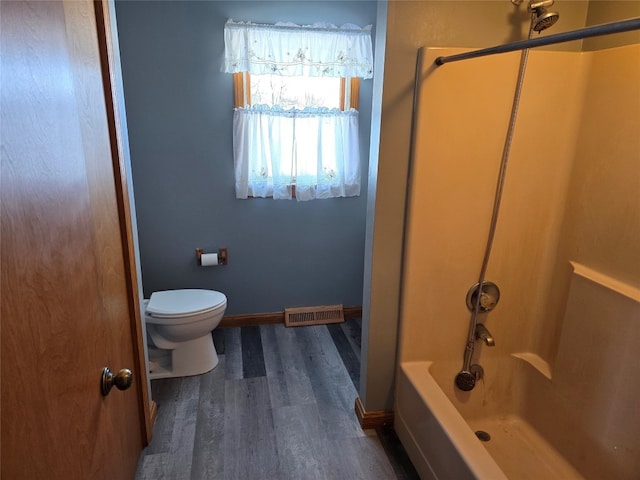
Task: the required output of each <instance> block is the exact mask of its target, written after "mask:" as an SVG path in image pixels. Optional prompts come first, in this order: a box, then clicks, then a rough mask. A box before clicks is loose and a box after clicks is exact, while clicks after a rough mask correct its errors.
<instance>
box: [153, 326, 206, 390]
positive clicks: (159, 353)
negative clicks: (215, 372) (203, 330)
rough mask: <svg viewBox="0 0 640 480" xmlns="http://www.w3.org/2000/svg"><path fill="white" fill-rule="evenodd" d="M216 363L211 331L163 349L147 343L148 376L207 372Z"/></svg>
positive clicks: (180, 375)
mask: <svg viewBox="0 0 640 480" xmlns="http://www.w3.org/2000/svg"><path fill="white" fill-rule="evenodd" d="M216 365H218V354H217V353H216V349H215V347H214V345H213V337H212V336H211V333H208V334H207V335H205V336H203V337H200V338H196V339H195V340H190V341H188V342H182V343H180V345H179V347H178V348H175V349H173V350H164V349H161V348H156V347H154V346H152V345H149V378H150V379H151V380H156V379H159V378H173V377H190V376H192V375H201V374H203V373H207V372H208V371H210V370H212V369H213V368H215V367H216Z"/></svg>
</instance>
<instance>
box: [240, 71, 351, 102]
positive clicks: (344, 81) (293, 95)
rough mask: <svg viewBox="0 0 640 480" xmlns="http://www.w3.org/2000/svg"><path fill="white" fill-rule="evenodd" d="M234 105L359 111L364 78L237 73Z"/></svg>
mask: <svg viewBox="0 0 640 480" xmlns="http://www.w3.org/2000/svg"><path fill="white" fill-rule="evenodd" d="M233 86H234V106H235V107H236V108H242V107H244V106H246V105H268V106H270V107H274V106H279V107H280V108H282V109H283V110H290V109H297V110H304V109H305V108H307V107H315V108H322V107H324V108H329V109H333V108H338V109H340V110H348V109H350V108H354V109H356V110H358V108H359V94H360V79H359V78H358V77H354V78H344V77H340V78H338V77H302V76H300V77H283V76H280V75H270V74H264V75H250V74H249V72H241V73H234V74H233Z"/></svg>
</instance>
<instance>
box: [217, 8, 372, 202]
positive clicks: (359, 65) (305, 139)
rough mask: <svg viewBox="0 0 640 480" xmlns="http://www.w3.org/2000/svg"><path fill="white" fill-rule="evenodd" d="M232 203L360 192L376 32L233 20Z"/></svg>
mask: <svg viewBox="0 0 640 480" xmlns="http://www.w3.org/2000/svg"><path fill="white" fill-rule="evenodd" d="M223 71H226V72H229V73H234V91H235V93H234V95H235V98H234V104H235V110H234V120H233V123H234V125H233V137H234V138H233V145H234V168H235V176H236V197H237V198H247V197H249V196H255V197H273V198H276V199H280V198H292V197H293V196H295V197H296V199H297V200H311V199H318V198H332V197H344V196H355V195H359V193H360V151H359V145H358V111H357V108H358V93H359V85H360V84H359V81H360V79H359V77H363V78H371V76H372V51H371V36H370V27H367V28H366V29H361V28H360V27H357V26H354V25H347V26H343V27H341V28H337V27H335V26H331V25H324V24H323V25H317V26H311V27H299V26H297V25H291V24H284V25H281V24H277V25H256V24H251V23H235V22H233V21H231V20H230V21H228V22H227V24H226V26H225V65H224V67H223Z"/></svg>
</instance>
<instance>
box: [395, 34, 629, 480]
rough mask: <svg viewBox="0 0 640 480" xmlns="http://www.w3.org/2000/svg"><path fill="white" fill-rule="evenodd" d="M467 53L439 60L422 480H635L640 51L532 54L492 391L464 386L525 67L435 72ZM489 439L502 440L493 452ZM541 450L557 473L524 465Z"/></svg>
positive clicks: (401, 406)
mask: <svg viewBox="0 0 640 480" xmlns="http://www.w3.org/2000/svg"><path fill="white" fill-rule="evenodd" d="M460 51H463V50H460V49H426V50H425V52H424V62H423V70H422V72H423V77H422V80H421V87H420V91H419V108H418V113H417V116H416V121H417V128H418V131H419V134H418V140H417V142H416V144H415V146H414V147H415V156H414V159H413V179H412V185H411V196H410V213H409V215H408V229H407V236H406V257H405V269H404V278H403V282H404V283H403V285H404V288H403V294H402V315H401V332H400V347H399V350H400V353H399V363H400V368H399V371H398V385H397V391H396V412H395V413H396V428H397V429H398V434H399V436H400V438H401V440H402V441H403V444H404V445H405V447H406V448H407V451H408V452H409V454H410V456H411V458H412V461H413V462H414V464H415V465H416V468H417V469H418V470H419V472H420V473H421V475H423V476H424V478H448V477H449V475H453V474H455V475H456V477H455V478H474V477H479V478H500V474H499V473H497V472H502V475H506V477H508V478H528V477H527V474H526V473H525V472H526V471H529V472H530V473H531V475H532V476H531V477H530V478H544V475H546V476H547V478H551V477H554V476H555V477H554V478H560V477H561V478H622V479H627V478H628V479H631V478H634V475H637V472H638V471H640V460H639V458H640V455H639V454H640V451H638V448H639V446H640V416H639V415H638V414H637V412H636V411H635V410H636V409H635V405H636V399H637V398H638V396H640V382H638V381H637V379H636V375H635V374H634V372H633V371H632V368H633V365H636V364H637V362H636V360H637V359H636V356H637V353H636V349H635V348H634V345H638V344H639V343H640V294H639V292H640V271H639V266H640V244H638V242H637V239H638V238H640V176H639V175H638V171H639V168H640V142H638V140H637V132H638V131H640V91H639V90H638V84H639V82H640V62H638V61H637V60H638V58H640V45H628V46H622V47H616V48H611V49H607V50H598V51H593V52H584V53H571V52H550V51H536V50H532V51H531V52H530V54H529V55H530V56H529V64H528V67H527V73H526V76H525V81H524V82H525V83H524V89H523V95H522V99H521V103H520V108H519V114H518V120H517V123H516V130H515V136H514V141H513V145H512V153H511V157H510V160H509V166H508V171H507V179H506V185H505V189H504V195H503V200H502V209H501V213H500V218H499V220H498V227H497V231H496V239H495V243H494V249H493V254H492V257H491V261H490V263H489V269H488V273H487V277H486V278H487V280H489V281H493V282H495V283H497V284H498V286H499V287H500V289H501V292H502V296H501V300H500V304H499V305H498V307H497V308H496V309H495V310H493V311H492V312H491V313H489V314H488V315H486V314H485V315H482V316H481V321H482V322H483V323H486V324H487V326H488V328H489V329H490V330H491V332H492V334H493V336H494V337H495V341H496V347H495V348H492V349H487V348H485V347H484V346H483V345H481V343H480V342H478V343H477V349H476V355H475V358H474V361H476V362H478V363H480V364H481V365H482V366H483V367H484V371H485V378H484V380H483V381H480V382H479V383H478V385H477V386H476V388H475V389H474V390H473V391H471V392H468V393H463V392H460V391H458V390H456V389H455V388H454V386H453V385H454V384H453V379H454V377H455V375H456V373H457V372H458V371H459V369H460V364H461V358H462V353H463V349H464V340H465V338H466V333H467V328H468V321H469V315H470V313H469V311H468V310H467V308H466V305H465V301H464V299H465V295H466V291H467V290H468V288H469V287H470V286H471V285H472V284H473V283H475V281H477V279H476V277H477V272H478V270H479V268H480V262H481V259H482V249H483V248H484V242H485V241H486V231H487V229H488V226H489V217H490V212H491V199H492V198H493V189H494V187H495V178H496V176H497V169H498V167H499V159H500V155H501V149H502V144H503V142H504V134H505V132H506V126H507V121H508V116H509V111H510V108H511V105H510V102H511V97H512V95H513V89H514V86H515V81H516V74H517V64H518V61H519V54H518V53H515V54H505V55H496V56H493V57H485V58H484V59H475V60H469V61H465V62H457V63H455V64H449V65H445V66H443V67H439V68H438V69H437V70H436V69H434V68H433V67H432V66H431V63H432V61H433V59H434V58H435V57H436V56H439V55H450V54H452V53H458V52H460ZM428 206H431V207H430V208H427V207H428ZM433 285H437V286H438V288H430V287H429V286H433ZM425 392H429V393H425ZM434 392H435V393H434ZM478 429H482V430H488V431H489V433H490V434H491V435H492V437H494V438H493V439H492V440H491V441H490V442H488V443H486V444H485V443H482V442H480V441H479V440H478V439H477V438H475V435H474V434H473V431H474V430H478ZM505 430H506V431H508V432H509V435H511V437H509V438H508V439H507V438H506V437H505V438H502V437H501V436H500V435H502V434H501V433H500V432H502V431H505ZM434 435H435V436H434ZM443 439H449V440H447V441H446V442H444V441H442V440H443ZM445 444H446V445H448V446H443V445H445ZM518 445H520V446H521V447H522V451H517V450H518ZM503 447H504V448H503ZM434 449H436V450H437V451H436V450H434ZM527 449H534V450H535V451H536V452H537V453H536V458H537V460H536V461H537V463H538V464H539V465H538V466H537V467H536V468H540V469H541V470H535V469H534V468H533V467H531V468H529V469H528V470H527V468H528V467H527V468H525V472H523V471H522V470H520V468H521V467H522V466H523V465H524V466H525V467H526V466H527V465H528V463H527V462H528V461H527V459H526V458H527V457H526V454H524V453H523V452H524V451H525V450H527ZM487 454H488V457H487ZM439 459H440V460H439ZM442 459H448V460H446V461H442ZM456 459H457V460H458V463H461V465H456V466H455V467H454V466H452V465H453V464H455V462H456ZM449 468H455V469H456V471H455V472H452V471H450V470H447V469H449ZM496 469H497V470H496ZM536 471H537V472H538V476H537V477H536V476H535V475H534V473H535V472H536ZM541 475H542V476H543V477H540V476H541Z"/></svg>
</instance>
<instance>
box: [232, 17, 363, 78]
mask: <svg viewBox="0 0 640 480" xmlns="http://www.w3.org/2000/svg"><path fill="white" fill-rule="evenodd" d="M224 42H225V56H224V63H223V67H222V71H223V72H227V73H237V72H249V73H251V74H256V75H263V74H277V75H284V76H308V77H360V78H372V77H373V48H372V43H371V25H368V26H366V27H364V28H360V27H359V26H358V25H353V24H345V25H342V26H341V27H337V26H336V25H332V24H328V23H316V24H314V25H307V26H299V25H296V24H293V23H277V24H275V25H263V24H256V23H251V22H246V23H245V22H234V21H233V20H228V21H227V23H226V24H225V27H224Z"/></svg>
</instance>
